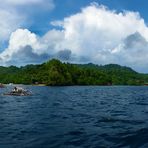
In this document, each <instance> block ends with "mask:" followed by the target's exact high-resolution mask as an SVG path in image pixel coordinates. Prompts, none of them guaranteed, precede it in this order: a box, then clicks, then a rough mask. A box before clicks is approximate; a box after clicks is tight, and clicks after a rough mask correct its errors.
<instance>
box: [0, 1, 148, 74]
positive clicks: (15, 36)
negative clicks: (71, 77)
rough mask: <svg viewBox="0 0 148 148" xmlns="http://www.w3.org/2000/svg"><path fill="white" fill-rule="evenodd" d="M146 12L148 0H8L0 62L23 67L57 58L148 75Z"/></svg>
mask: <svg viewBox="0 0 148 148" xmlns="http://www.w3.org/2000/svg"><path fill="white" fill-rule="evenodd" d="M147 9H148V1H146V0H142V1H140V0H96V1H93V0H19V1H18V0H5V1H3V2H1V5H0V63H1V65H4V66H8V65H17V66H20V65H26V64H32V63H33V64H36V63H42V62H44V61H46V60H48V59H51V58H58V59H60V60H62V61H68V62H73V63H88V62H93V63H96V64H109V63H116V64H120V65H125V66H130V67H132V68H133V69H135V70H136V71H139V72H148V67H147V65H148V62H146V60H145V59H147V58H148V26H147V24H148V15H147Z"/></svg>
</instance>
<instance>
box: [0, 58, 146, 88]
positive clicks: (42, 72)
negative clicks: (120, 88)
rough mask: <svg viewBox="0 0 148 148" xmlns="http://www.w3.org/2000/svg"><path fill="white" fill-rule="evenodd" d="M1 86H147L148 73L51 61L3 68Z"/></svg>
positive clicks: (123, 67) (0, 76) (118, 66)
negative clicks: (2, 84) (12, 84)
mask: <svg viewBox="0 0 148 148" xmlns="http://www.w3.org/2000/svg"><path fill="white" fill-rule="evenodd" d="M0 83H4V84H8V83H14V84H33V85H34V84H35V85H38V84H40V85H49V86H71V85H148V74H141V73H138V72H136V71H134V70H133V69H131V68H129V67H125V66H120V65H117V64H108V65H104V66H99V65H95V64H92V63H89V64H71V63H63V62H61V61H59V60H57V59H52V60H49V61H47V62H45V63H43V64H40V65H26V66H23V67H16V66H10V67H3V66H0Z"/></svg>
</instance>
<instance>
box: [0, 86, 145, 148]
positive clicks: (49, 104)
mask: <svg viewBox="0 0 148 148" xmlns="http://www.w3.org/2000/svg"><path fill="white" fill-rule="evenodd" d="M28 88H29V89H31V90H32V92H33V93H34V95H33V96H29V97H28V96H27V97H14V96H9V97H8V96H3V95H0V148H101V147H102V148H105V147H115V148H116V147H127V148H129V147H131V148H139V147H141V148H147V147H148V87H121V86H120V87H118V86H114V87H93V86H90V87H79V86H76V87H32V86H28ZM5 91H6V89H0V93H1V94H2V93H3V92H5Z"/></svg>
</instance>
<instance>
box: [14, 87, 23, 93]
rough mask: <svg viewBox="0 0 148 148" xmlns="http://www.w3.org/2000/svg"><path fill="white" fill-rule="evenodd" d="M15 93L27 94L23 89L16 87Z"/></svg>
mask: <svg viewBox="0 0 148 148" xmlns="http://www.w3.org/2000/svg"><path fill="white" fill-rule="evenodd" d="M12 92H13V93H23V92H25V90H24V89H23V88H19V87H16V86H15V87H14V88H13V90H12Z"/></svg>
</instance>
